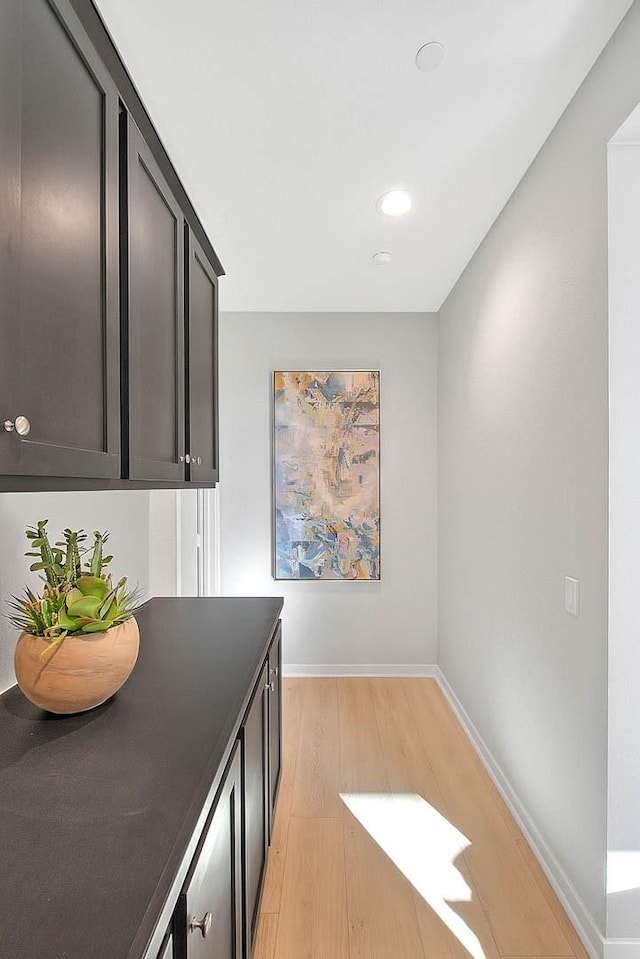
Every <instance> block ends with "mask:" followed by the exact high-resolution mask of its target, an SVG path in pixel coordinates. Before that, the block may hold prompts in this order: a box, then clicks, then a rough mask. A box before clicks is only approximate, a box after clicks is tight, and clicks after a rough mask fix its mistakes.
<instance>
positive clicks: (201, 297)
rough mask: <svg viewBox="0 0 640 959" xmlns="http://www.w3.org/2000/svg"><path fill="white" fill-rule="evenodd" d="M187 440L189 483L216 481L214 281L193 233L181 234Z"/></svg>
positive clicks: (207, 262)
mask: <svg viewBox="0 0 640 959" xmlns="http://www.w3.org/2000/svg"><path fill="white" fill-rule="evenodd" d="M185 243H186V245H187V246H188V260H187V291H188V296H187V326H186V337H187V343H188V358H189V362H188V364H187V376H188V405H187V435H188V443H187V446H188V453H189V460H190V465H189V469H190V478H191V480H193V481H196V482H198V483H215V482H217V480H218V279H217V277H216V274H215V271H214V269H213V267H212V265H211V263H210V262H209V260H208V259H207V257H206V255H205V253H204V251H203V249H202V247H201V246H200V244H199V243H198V241H197V240H196V239H195V237H194V235H193V233H191V232H189V231H188V230H187V231H186V237H185Z"/></svg>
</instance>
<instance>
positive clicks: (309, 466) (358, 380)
mask: <svg viewBox="0 0 640 959" xmlns="http://www.w3.org/2000/svg"><path fill="white" fill-rule="evenodd" d="M273 431H274V437H273V457H274V460H273V488H274V489H273V511H274V517H273V542H274V560H273V575H274V578H275V579H293V580H301V579H304V580H316V579H318V580H368V581H371V580H374V581H375V580H379V579H380V372H379V371H378V370H348V371H345V370H333V371H317V370H311V371H306V370H305V371H300V370H295V371H276V372H275V373H274V374H273Z"/></svg>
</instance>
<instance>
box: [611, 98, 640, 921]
mask: <svg viewBox="0 0 640 959" xmlns="http://www.w3.org/2000/svg"><path fill="white" fill-rule="evenodd" d="M636 113H637V117H635V118H634V119H635V125H636V131H635V137H634V139H635V143H632V142H630V138H629V135H628V134H625V135H621V136H620V137H616V142H615V144H614V145H613V146H610V148H609V768H608V775H609V804H608V850H609V851H608V865H609V876H608V879H609V885H610V890H611V891H610V893H609V895H608V896H607V933H608V935H609V936H610V937H618V938H627V937H635V938H638V939H640V814H639V810H640V703H639V701H638V677H639V676H640V642H639V641H638V639H639V633H640V628H639V625H638V624H639V623H640V563H639V562H638V558H639V557H640V509H639V508H638V499H639V491H640V442H639V435H638V434H639V425H640V110H637V111H636ZM619 139H621V140H622V142H618V141H619ZM630 864H631V869H629V865H630ZM629 873H630V874H629Z"/></svg>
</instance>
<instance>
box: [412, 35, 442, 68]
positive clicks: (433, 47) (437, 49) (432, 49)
mask: <svg viewBox="0 0 640 959" xmlns="http://www.w3.org/2000/svg"><path fill="white" fill-rule="evenodd" d="M443 59H444V47H443V46H442V44H441V43H438V41H437V40H432V41H431V42H430V43H425V44H424V45H423V46H421V47H420V49H419V50H418V52H417V53H416V66H417V68H418V70H422V71H423V72H424V73H430V72H431V71H432V70H437V69H438V67H439V66H440V64H441V63H442V61H443Z"/></svg>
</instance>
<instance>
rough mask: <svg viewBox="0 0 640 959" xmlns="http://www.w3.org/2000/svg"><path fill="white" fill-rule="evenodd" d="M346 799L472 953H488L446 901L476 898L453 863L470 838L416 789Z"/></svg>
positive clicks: (477, 957) (476, 958)
mask: <svg viewBox="0 0 640 959" xmlns="http://www.w3.org/2000/svg"><path fill="white" fill-rule="evenodd" d="M341 799H342V801H343V802H344V804H345V805H346V806H347V808H348V809H349V810H350V812H351V813H352V814H353V815H354V816H355V818H356V819H357V820H358V822H359V823H360V824H361V825H362V826H363V827H364V828H365V829H366V831H367V832H368V833H369V835H370V836H371V838H372V839H374V840H375V842H376V843H377V844H378V846H380V848H381V849H382V850H383V851H384V852H385V853H386V854H387V856H389V858H390V859H391V861H392V862H393V863H394V865H395V866H396V867H397V868H398V869H399V870H400V872H401V873H402V874H403V875H404V876H405V877H406V878H407V879H408V880H409V882H410V883H411V885H412V886H413V887H414V889H415V890H416V891H417V892H418V893H419V894H420V895H421V896H422V898H423V899H424V900H425V902H427V903H428V904H429V906H431V908H432V909H433V911H434V912H435V913H436V915H437V916H438V917H439V918H440V919H441V920H442V922H443V923H444V924H445V925H446V926H447V928H448V929H449V930H450V931H451V933H452V934H453V935H454V936H455V937H456V939H457V940H458V941H459V942H460V943H461V945H462V946H464V948H465V949H466V950H467V952H468V953H469V954H470V955H471V956H473V959H485V954H484V951H483V949H482V946H481V944H480V941H479V939H478V937H477V936H476V935H475V933H474V932H473V930H471V929H470V928H469V926H468V925H467V924H466V922H465V921H464V920H463V919H462V918H461V917H460V916H459V915H458V914H457V913H456V912H454V910H453V909H452V908H451V906H450V905H449V904H448V902H447V900H449V901H450V902H470V901H471V897H472V893H471V889H470V888H469V886H468V884H467V883H466V881H465V879H464V877H463V876H462V874H461V873H460V872H459V871H458V869H456V867H455V865H454V861H455V859H456V857H457V856H459V855H460V853H461V852H462V851H463V849H466V848H467V846H470V845H471V842H470V840H468V839H467V837H466V836H464V835H463V834H462V833H461V832H460V830H459V829H456V827H455V826H452V824H451V823H450V822H449V821H448V819H445V817H444V816H442V815H441V814H440V813H439V812H438V811H437V809H434V808H433V806H431V805H430V804H429V803H428V802H427V801H426V800H425V799H423V798H422V796H419V795H418V794H417V793H342V794H341Z"/></svg>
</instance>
